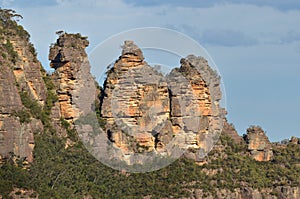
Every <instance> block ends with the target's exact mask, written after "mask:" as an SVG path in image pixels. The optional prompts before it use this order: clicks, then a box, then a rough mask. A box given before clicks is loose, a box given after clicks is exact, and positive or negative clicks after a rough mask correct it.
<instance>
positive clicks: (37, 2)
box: [0, 0, 57, 8]
mask: <svg viewBox="0 0 300 199" xmlns="http://www.w3.org/2000/svg"><path fill="white" fill-rule="evenodd" d="M0 4H1V6H5V7H7V6H14V7H21V8H24V7H39V6H54V5H57V1H56V0H1V1H0Z"/></svg>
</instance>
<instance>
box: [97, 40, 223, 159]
mask: <svg viewBox="0 0 300 199" xmlns="http://www.w3.org/2000/svg"><path fill="white" fill-rule="evenodd" d="M219 85H220V78H219V76H218V75H217V74H216V72H215V71H213V70H212V69H211V68H210V67H209V65H208V63H207V61H206V60H205V59H203V58H201V57H195V56H188V57H187V58H185V59H182V60H181V67H180V68H179V69H178V68H177V69H173V70H172V71H171V72H170V74H169V75H167V76H163V75H162V74H161V73H159V72H158V71H156V70H155V69H154V68H153V67H151V66H149V65H148V64H147V63H146V62H145V61H144V57H143V54H142V51H141V50H140V49H139V48H138V47H137V46H136V45H135V44H134V43H133V42H132V41H125V43H124V46H123V51H122V55H121V56H120V58H119V59H118V60H117V61H116V62H115V64H114V66H113V68H111V69H110V70H109V71H108V72H107V79H106V81H105V83H104V88H103V95H102V96H103V98H102V101H101V107H100V109H101V117H102V118H103V119H104V120H105V121H106V126H105V129H104V130H105V132H106V134H107V137H108V139H109V140H110V141H111V142H112V143H113V145H114V146H115V147H117V148H119V149H121V150H123V152H124V154H130V153H135V152H145V151H146V152H155V153H167V154H168V153H170V151H168V145H169V144H170V143H172V144H174V141H173V140H176V141H175V145H176V146H178V147H179V148H182V149H187V148H194V149H196V150H193V153H189V155H188V156H189V157H191V158H193V159H195V160H197V159H199V158H201V156H203V154H205V153H206V152H208V151H209V150H210V149H211V148H212V146H213V143H214V142H215V141H216V139H217V137H218V135H219V134H220V132H221V130H222V126H223V123H224V118H225V111H224V110H223V109H221V108H220V106H219V101H220V100H221V92H220V88H219Z"/></svg>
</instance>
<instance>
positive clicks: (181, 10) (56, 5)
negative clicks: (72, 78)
mask: <svg viewBox="0 0 300 199" xmlns="http://www.w3.org/2000/svg"><path fill="white" fill-rule="evenodd" d="M0 2H1V3H0V5H1V7H2V8H13V9H15V10H16V11H17V12H18V13H20V14H21V15H23V17H24V19H23V20H22V21H21V23H22V24H23V25H24V26H25V28H26V29H27V30H28V31H29V32H30V34H31V36H32V38H31V39H32V42H33V43H34V45H35V47H36V48H37V50H38V56H39V59H40V60H41V61H42V63H43V65H44V67H45V68H47V69H49V62H48V60H47V56H48V49H49V45H50V43H53V42H55V40H56V35H55V32H56V31H57V30H66V31H67V32H80V33H82V34H83V35H86V36H88V37H89V40H90V47H89V48H88V49H87V51H88V52H91V50H92V49H93V48H94V47H96V46H97V45H98V44H99V43H101V42H102V41H104V40H105V39H106V38H108V37H110V36H111V35H113V34H116V33H118V32H121V31H124V30H128V29H132V28H139V27H147V26H156V27H165V28H171V29H174V30H177V31H180V32H182V33H184V34H186V35H188V36H190V37H192V38H193V39H195V40H196V41H198V42H199V43H200V44H201V45H203V46H204V47H205V48H206V50H207V51H208V52H209V53H210V55H211V57H212V58H213V59H214V61H215V62H216V64H217V66H218V68H219V70H220V73H221V75H222V78H223V81H224V84H225V88H226V95H227V110H228V119H229V122H232V123H234V125H235V127H236V128H237V130H238V132H239V134H243V133H245V131H246V128H247V127H248V126H249V125H260V126H262V127H263V128H264V129H265V130H266V132H267V135H268V136H269V137H270V139H271V140H272V141H278V140H281V139H284V138H290V137H291V136H292V135H295V136H298V137H300V126H299V124H300V117H299V112H300V106H299V104H298V103H299V102H300V90H299V88H298V87H299V86H300V78H299V77H300V67H299V66H300V64H299V63H300V1H298V0H285V1H282V0H253V1H250V0H244V1H241V0H219V1H217V0H203V1H198V0H190V1H182V0H180V1H179V0H172V1H171V0H166V1H158V0H153V1H147V0H103V1H99V0H86V1H82V0H80V1H79V0H48V1H45V0H2V1H0Z"/></svg>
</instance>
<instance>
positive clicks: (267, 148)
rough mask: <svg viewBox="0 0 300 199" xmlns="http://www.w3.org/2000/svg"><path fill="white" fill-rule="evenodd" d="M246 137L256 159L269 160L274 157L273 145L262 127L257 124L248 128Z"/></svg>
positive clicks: (249, 148)
mask: <svg viewBox="0 0 300 199" xmlns="http://www.w3.org/2000/svg"><path fill="white" fill-rule="evenodd" d="M244 139H245V141H246V143H247V145H248V150H249V151H250V153H251V155H252V157H253V158H254V159H255V160H257V161H269V160H271V159H272V158H273V151H272V145H271V143H270V141H269V139H268V137H267V136H266V134H265V132H264V131H263V130H262V128H260V127H257V126H253V127H250V128H248V129H247V134H246V135H245V136H244Z"/></svg>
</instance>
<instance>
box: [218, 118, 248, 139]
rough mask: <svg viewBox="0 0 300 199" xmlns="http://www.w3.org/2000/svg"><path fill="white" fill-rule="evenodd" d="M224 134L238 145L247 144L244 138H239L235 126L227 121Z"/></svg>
mask: <svg viewBox="0 0 300 199" xmlns="http://www.w3.org/2000/svg"><path fill="white" fill-rule="evenodd" d="M222 134H223V135H226V136H228V137H230V138H232V139H233V141H234V142H235V143H237V144H241V143H244V142H245V141H244V140H243V138H242V137H241V136H239V134H238V132H237V131H236V129H235V128H234V126H233V125H232V124H229V123H228V122H227V121H226V122H225V123H224V126H223V130H222Z"/></svg>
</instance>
